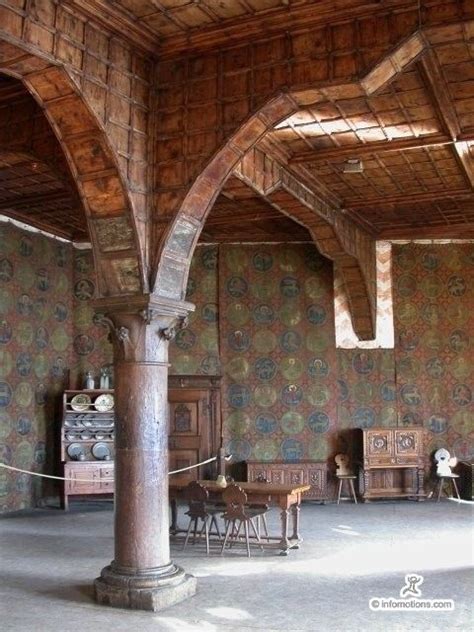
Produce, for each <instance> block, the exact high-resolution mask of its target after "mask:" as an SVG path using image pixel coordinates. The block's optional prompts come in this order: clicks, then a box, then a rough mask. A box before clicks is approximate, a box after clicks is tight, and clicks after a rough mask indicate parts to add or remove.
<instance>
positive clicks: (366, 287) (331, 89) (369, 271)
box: [153, 32, 426, 339]
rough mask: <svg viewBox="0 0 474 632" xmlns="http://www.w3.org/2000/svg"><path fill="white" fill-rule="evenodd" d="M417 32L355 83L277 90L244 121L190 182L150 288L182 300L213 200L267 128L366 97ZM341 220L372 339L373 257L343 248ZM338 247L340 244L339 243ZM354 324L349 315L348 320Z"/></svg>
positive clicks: (349, 268)
mask: <svg viewBox="0 0 474 632" xmlns="http://www.w3.org/2000/svg"><path fill="white" fill-rule="evenodd" d="M425 46H426V43H425V39H424V36H423V33H422V32H417V33H415V34H414V35H412V36H411V37H410V38H408V39H407V40H405V42H404V43H403V44H401V45H400V46H398V47H396V48H395V49H394V50H393V51H392V52H391V53H390V54H389V55H387V56H386V57H385V58H384V59H382V60H381V61H380V62H379V63H378V64H377V65H375V67H373V68H372V70H371V71H370V72H369V73H368V74H367V75H366V76H364V77H362V78H361V79H360V80H359V81H355V82H351V83H341V84H339V85H335V84H332V85H330V86H322V87H320V86H318V87H316V88H314V89H311V90H309V89H307V90H304V91H298V92H292V91H289V92H285V93H280V94H278V95H277V96H275V97H274V98H273V99H271V100H269V101H268V102H267V103H266V104H265V105H264V106H262V107H261V108H260V109H259V110H258V111H257V112H256V113H255V114H253V115H252V116H251V117H250V118H248V119H247V121H246V122H245V123H243V124H242V125H241V126H240V128H239V129H238V130H237V131H236V132H235V133H234V134H233V136H232V137H231V138H230V139H228V141H227V142H226V143H225V144H224V146H223V147H221V149H220V150H219V151H218V152H217V153H216V154H215V155H214V157H213V158H212V159H211V160H210V162H209V163H208V165H207V166H206V168H205V169H204V171H203V172H202V173H201V174H200V175H199V176H198V178H197V179H196V180H195V181H194V183H193V185H192V187H191V188H190V190H189V191H188V193H187V195H186V197H185V198H184V201H183V203H182V205H181V207H180V209H179V211H178V213H177V214H176V216H175V218H174V220H173V222H172V223H171V224H170V227H169V229H168V231H167V233H166V234H165V236H164V238H163V240H162V243H161V247H160V252H159V259H158V265H157V270H156V275H155V278H154V283H153V292H154V294H156V295H158V296H163V297H165V298H169V299H174V300H183V299H184V297H185V292H186V282H187V276H188V272H189V266H190V263H191V258H192V255H193V252H194V248H195V246H196V243H197V241H198V238H199V234H200V232H201V230H202V227H203V225H204V222H205V220H206V217H207V215H208V213H209V211H210V209H211V208H212V206H213V204H214V201H215V199H216V197H217V195H218V194H219V192H220V191H221V189H222V187H223V185H224V184H225V182H226V180H227V178H228V177H229V176H230V175H231V173H232V172H233V170H234V169H235V168H236V167H237V165H238V163H239V162H240V161H241V160H242V159H243V158H244V157H245V156H246V154H247V153H248V152H249V151H250V150H251V149H252V148H254V147H255V146H256V144H257V143H258V142H259V141H260V140H261V139H262V138H263V136H264V135H265V134H266V132H267V131H269V130H271V129H272V128H273V127H274V126H275V125H277V124H278V123H279V122H281V121H283V120H284V119H286V118H288V117H289V116H291V115H292V114H294V113H295V112H296V111H297V110H298V109H299V108H300V107H302V106H309V105H313V104H316V103H318V102H320V101H324V100H325V99H327V98H328V97H331V96H336V97H338V98H344V97H347V98H350V97H352V96H354V95H357V94H361V93H362V94H367V95H370V94H372V93H374V92H375V91H377V90H378V89H379V88H381V87H382V86H384V85H386V84H388V83H389V82H391V81H393V79H394V78H395V77H396V76H397V75H398V74H399V73H401V72H402V71H403V70H404V69H405V68H406V67H407V66H408V65H409V64H411V63H412V62H413V61H414V60H415V59H416V58H417V57H418V56H419V55H420V54H421V53H422V52H423V51H424V49H425ZM342 227H343V223H341V222H339V224H338V223H337V222H335V223H334V224H333V227H332V230H333V231H334V233H335V237H336V239H337V241H338V242H339V245H340V246H342V249H341V251H340V252H339V254H338V258H339V264H340V266H341V268H342V269H344V271H345V274H346V277H347V281H348V283H351V282H357V283H358V287H357V291H356V292H354V296H353V299H352V301H351V303H350V307H351V310H354V309H357V311H358V320H359V322H360V323H361V328H360V331H361V332H363V333H362V335H363V337H364V339H370V338H374V337H375V309H376V286H375V279H376V270H375V256H369V257H363V256H362V249H361V252H360V253H359V254H357V253H354V252H351V251H350V250H348V249H347V241H348V240H347V237H346V236H344V235H343V234H342V233H341V230H342V229H343V228H342ZM338 247H339V246H338ZM353 322H354V318H353Z"/></svg>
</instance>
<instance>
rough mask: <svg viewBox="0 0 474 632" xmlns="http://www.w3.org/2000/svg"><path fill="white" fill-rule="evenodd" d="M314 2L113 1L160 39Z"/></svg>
mask: <svg viewBox="0 0 474 632" xmlns="http://www.w3.org/2000/svg"><path fill="white" fill-rule="evenodd" d="M312 3H313V0H225V1H223V0H112V2H111V3H110V4H112V5H115V6H116V7H118V8H119V9H123V10H125V11H126V12H127V13H128V14H129V15H130V16H131V17H132V19H134V21H137V22H139V23H142V24H144V25H146V26H148V27H149V28H150V29H152V31H153V32H154V33H155V34H156V35H157V36H158V37H159V38H166V37H169V36H171V35H173V34H180V35H187V34H190V33H194V32H196V31H199V30H203V29H206V28H207V27H211V26H216V27H219V26H221V25H222V26H225V25H227V24H228V23H231V24H234V23H235V22H236V21H238V20H239V19H240V20H241V19H246V18H253V17H255V18H257V19H258V17H260V16H262V17H263V16H266V15H268V14H272V15H273V14H274V13H278V12H280V13H281V12H285V13H287V12H288V11H289V10H291V9H292V8H293V7H297V8H299V7H302V6H304V5H307V4H312Z"/></svg>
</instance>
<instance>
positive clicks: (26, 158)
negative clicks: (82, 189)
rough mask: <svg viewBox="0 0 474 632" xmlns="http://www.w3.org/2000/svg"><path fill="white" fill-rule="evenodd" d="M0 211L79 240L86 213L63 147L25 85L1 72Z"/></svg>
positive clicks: (85, 234) (83, 236)
mask: <svg viewBox="0 0 474 632" xmlns="http://www.w3.org/2000/svg"><path fill="white" fill-rule="evenodd" d="M0 214H3V215H7V216H9V217H13V218H15V219H18V220H20V221H22V222H25V223H27V224H29V225H31V226H34V227H36V228H39V229H42V230H46V231H48V232H50V233H52V234H55V235H58V236H60V237H63V238H66V239H71V240H74V241H84V240H87V239H88V232H87V225H86V218H85V214H84V211H83V208H82V205H81V202H80V200H79V197H78V194H77V191H76V190H75V185H74V182H73V180H72V177H71V175H70V173H69V168H68V166H67V164H66V160H65V158H64V154H63V151H62V149H61V147H60V145H59V143H58V141H57V140H56V137H55V136H54V134H53V132H52V130H51V128H50V126H49V123H48V122H47V121H46V119H45V117H44V114H43V112H42V111H41V110H40V108H39V107H38V106H37V105H36V104H35V102H34V101H33V99H32V97H31V96H30V95H29V93H28V92H27V91H26V89H25V88H24V87H23V85H22V84H21V83H20V82H19V81H16V80H14V79H11V78H9V77H6V76H0Z"/></svg>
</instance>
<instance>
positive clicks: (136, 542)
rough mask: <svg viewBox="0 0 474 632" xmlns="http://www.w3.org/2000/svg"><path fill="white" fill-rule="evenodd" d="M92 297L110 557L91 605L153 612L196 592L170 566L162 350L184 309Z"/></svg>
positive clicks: (176, 568)
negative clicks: (108, 345)
mask: <svg viewBox="0 0 474 632" xmlns="http://www.w3.org/2000/svg"><path fill="white" fill-rule="evenodd" d="M123 301H124V298H123V297H121V298H120V299H119V298H117V299H114V298H112V299H99V300H98V301H96V311H97V312H98V316H97V320H98V321H99V322H102V323H104V324H106V325H107V326H108V327H109V328H110V331H111V337H112V340H113V346H114V371H115V437H116V438H115V558H114V560H113V562H112V563H111V564H110V565H109V566H106V567H105V568H104V569H103V570H102V572H101V576H100V577H99V578H97V579H96V580H95V583H94V588H95V596H96V600H97V601H98V602H99V603H101V604H106V605H110V606H116V607H121V608H134V609H142V610H153V611H156V610H161V609H162V608H166V607H168V606H171V605H173V604H174V603H177V602H179V601H182V600H183V599H186V598H187V597H190V596H192V595H194V593H195V592H196V579H195V578H194V577H192V576H190V575H186V574H185V572H184V570H183V569H182V568H180V567H179V566H176V565H175V564H173V562H171V560H170V550H169V506H168V344H169V341H170V340H171V339H172V338H173V337H174V335H175V333H176V331H177V329H179V328H181V327H183V326H185V323H186V315H187V314H188V312H189V311H190V310H191V309H192V308H193V306H192V305H191V304H189V303H183V302H175V301H166V300H164V299H163V300H162V299H160V300H159V301H158V300H154V299H153V298H152V297H149V296H147V297H130V299H129V301H128V302H127V303H126V304H124V302H123Z"/></svg>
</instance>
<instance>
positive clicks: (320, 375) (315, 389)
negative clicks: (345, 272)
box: [219, 245, 337, 461]
mask: <svg viewBox="0 0 474 632" xmlns="http://www.w3.org/2000/svg"><path fill="white" fill-rule="evenodd" d="M332 278H333V275H332V265H331V264H330V263H329V262H328V261H327V260H326V259H324V258H323V257H321V256H320V255H319V254H318V253H317V251H316V249H315V248H314V247H312V246H306V245H305V246H301V245H299V246H298V245H281V246H279V247H278V248H275V247H274V246H270V245H269V246H265V245H258V246H222V247H221V248H220V257H219V307H220V313H221V318H220V321H219V329H220V347H221V360H222V365H223V371H224V379H223V387H222V388H223V391H222V409H223V418H224V420H225V428H224V436H225V440H226V442H227V450H228V451H229V452H231V453H232V454H233V455H234V458H236V459H253V460H285V461H295V460H300V459H312V460H324V459H326V457H327V456H328V454H329V453H330V452H331V451H332V445H331V437H332V436H333V434H334V429H335V423H336V399H337V390H336V387H337V383H336V379H335V378H336V376H337V362H336V352H335V345H334V313H333V289H332Z"/></svg>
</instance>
